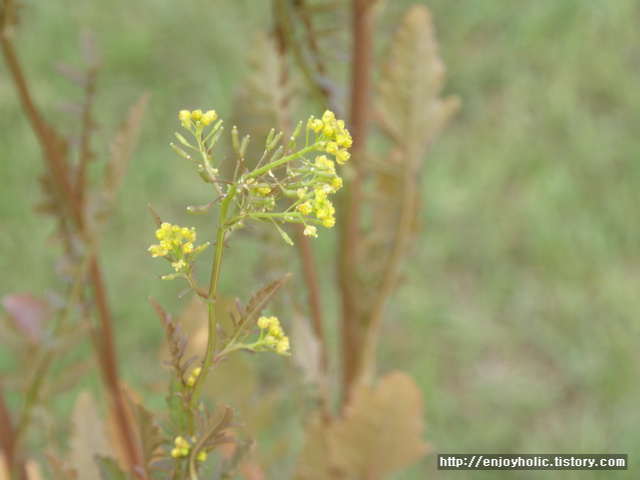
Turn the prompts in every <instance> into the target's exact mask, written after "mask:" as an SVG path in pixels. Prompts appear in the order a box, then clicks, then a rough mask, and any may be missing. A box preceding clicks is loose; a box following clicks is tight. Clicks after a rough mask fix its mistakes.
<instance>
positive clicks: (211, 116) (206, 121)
mask: <svg viewBox="0 0 640 480" xmlns="http://www.w3.org/2000/svg"><path fill="white" fill-rule="evenodd" d="M216 118H218V114H217V113H216V111H215V110H209V111H207V113H205V114H204V115H202V118H201V119H200V122H201V123H202V124H203V125H211V124H212V123H213V122H215V120H216Z"/></svg>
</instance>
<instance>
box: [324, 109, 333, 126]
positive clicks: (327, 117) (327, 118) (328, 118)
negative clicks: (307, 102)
mask: <svg viewBox="0 0 640 480" xmlns="http://www.w3.org/2000/svg"><path fill="white" fill-rule="evenodd" d="M335 119H336V116H335V114H334V113H333V112H332V111H331V110H327V111H325V112H324V114H323V115H322V123H324V124H327V123H330V122H332V121H333V120H335Z"/></svg>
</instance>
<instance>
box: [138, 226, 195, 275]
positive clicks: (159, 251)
mask: <svg viewBox="0 0 640 480" xmlns="http://www.w3.org/2000/svg"><path fill="white" fill-rule="evenodd" d="M156 238H157V239H158V240H160V243H158V244H156V245H151V246H150V247H149V252H151V256H152V257H165V256H167V255H169V254H173V256H175V257H176V258H177V259H176V261H175V262H173V263H172V264H171V265H172V266H173V268H175V270H176V272H177V271H179V270H180V269H181V268H182V267H184V266H185V265H186V264H185V261H184V259H183V256H184V255H188V254H190V253H193V242H194V241H195V240H196V230H195V228H185V227H183V228H180V227H179V226H178V225H171V224H170V223H167V222H164V223H162V224H161V225H160V228H159V229H158V230H156Z"/></svg>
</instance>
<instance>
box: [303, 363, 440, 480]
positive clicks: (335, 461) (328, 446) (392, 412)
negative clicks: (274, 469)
mask: <svg viewBox="0 0 640 480" xmlns="http://www.w3.org/2000/svg"><path fill="white" fill-rule="evenodd" d="M422 403H423V402H422V394H421V393H420V390H419V389H418V387H417V385H416V384H415V382H414V381H413V379H412V378H411V377H410V376H408V375H407V374H405V373H403V372H393V373H390V374H388V375H387V376H386V377H384V378H382V379H381V380H380V382H379V383H378V385H377V386H376V387H375V388H370V387H367V386H364V385H359V386H358V387H356V389H355V390H354V393H353V397H352V401H351V404H350V405H349V406H348V408H347V409H346V411H345V414H344V417H343V418H341V419H339V420H336V421H333V422H332V423H329V424H326V425H323V424H322V423H321V422H320V421H319V420H318V419H315V420H314V421H313V422H312V423H311V424H310V426H309V428H308V429H307V443H306V445H305V448H304V450H303V453H302V455H301V457H300V459H299V461H298V466H297V469H296V476H295V478H296V479H297V480H316V479H317V480H320V479H324V478H345V479H361V478H366V479H370V480H375V479H379V478H384V477H386V476H387V475H389V474H391V473H393V472H397V471H399V470H401V469H403V468H405V467H407V466H408V465H410V464H412V463H414V462H416V461H417V460H419V459H420V458H422V457H423V456H424V455H425V454H426V453H427V451H428V445H427V444H426V443H424V442H423V440H422V438H421V434H422V430H423V420H422V413H423V412H422V411H423V406H422Z"/></svg>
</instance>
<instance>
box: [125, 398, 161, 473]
mask: <svg viewBox="0 0 640 480" xmlns="http://www.w3.org/2000/svg"><path fill="white" fill-rule="evenodd" d="M128 400H129V409H130V410H131V412H132V413H133V417H134V419H135V424H136V425H135V426H136V437H137V439H138V442H140V447H141V448H140V450H141V451H142V458H143V461H144V469H145V471H146V472H147V473H148V472H150V471H151V464H152V463H153V460H154V459H155V458H156V457H157V456H158V448H159V447H160V445H161V444H162V442H163V438H162V436H161V435H160V429H159V428H158V426H157V425H156V424H155V421H154V418H153V415H152V414H151V412H150V411H149V410H147V409H146V408H144V407H143V406H142V405H140V404H137V403H134V402H133V401H132V400H131V399H128Z"/></svg>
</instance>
